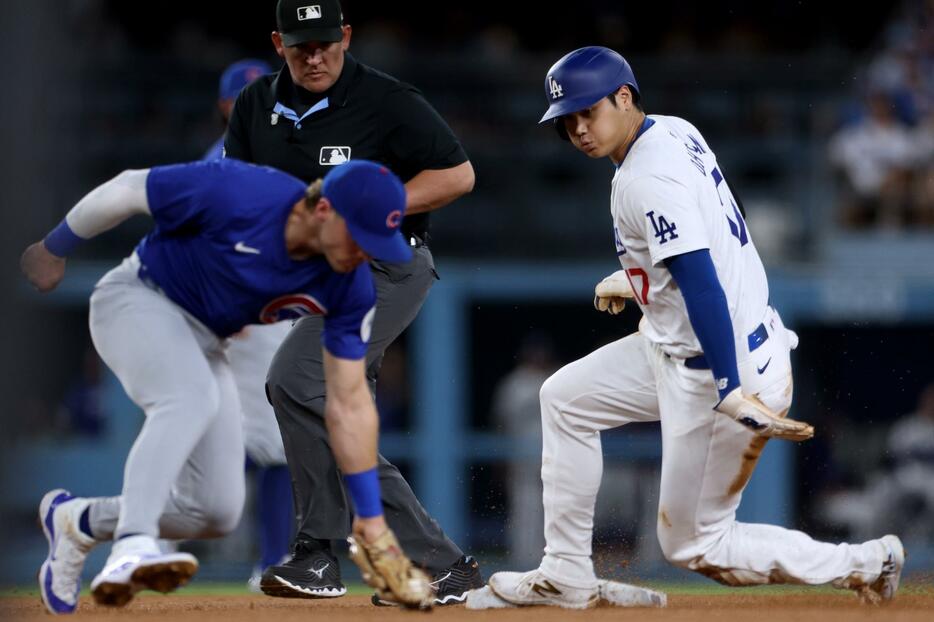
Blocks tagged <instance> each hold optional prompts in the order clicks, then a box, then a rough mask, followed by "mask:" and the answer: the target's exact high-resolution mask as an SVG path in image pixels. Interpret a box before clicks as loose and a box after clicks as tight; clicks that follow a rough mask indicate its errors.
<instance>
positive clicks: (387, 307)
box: [225, 0, 482, 604]
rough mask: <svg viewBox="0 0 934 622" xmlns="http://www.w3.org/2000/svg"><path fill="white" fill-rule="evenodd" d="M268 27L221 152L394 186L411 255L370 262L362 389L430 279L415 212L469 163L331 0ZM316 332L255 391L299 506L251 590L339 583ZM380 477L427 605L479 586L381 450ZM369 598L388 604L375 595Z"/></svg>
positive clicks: (336, 515) (326, 594)
mask: <svg viewBox="0 0 934 622" xmlns="http://www.w3.org/2000/svg"><path fill="white" fill-rule="evenodd" d="M312 8H313V9H315V11H314V13H313V17H312V16H311V15H310V14H309V11H310V10H311V9H312ZM276 24H277V30H276V31H274V32H273V33H272V43H273V45H274V47H275V49H276V52H277V53H278V54H279V56H280V57H281V58H282V59H283V60H284V61H285V62H284V64H283V66H282V68H281V70H280V71H279V72H278V74H274V75H268V76H263V77H262V78H260V79H259V80H256V81H255V82H253V83H252V84H251V85H249V86H248V87H246V88H245V89H244V90H243V92H242V93H241V94H240V96H239V98H238V99H237V103H236V105H235V106H234V109H233V113H232V116H231V119H230V124H229V126H228V128H227V138H226V142H225V149H226V156H227V157H230V158H238V159H241V160H244V161H248V162H256V163H259V164H268V165H270V166H275V167H276V168H279V169H281V170H284V171H287V172H289V173H291V174H293V175H295V176H296V177H298V178H300V179H305V180H310V179H314V178H316V177H320V176H322V175H324V174H325V173H326V172H327V171H328V170H331V168H332V167H334V166H342V165H343V163H345V162H347V161H348V160H350V161H351V162H353V161H354V160H355V159H357V158H367V159H371V160H374V161H378V162H382V163H383V164H385V165H386V166H388V167H389V168H390V169H391V170H392V171H394V172H395V173H396V174H398V175H399V177H401V178H402V180H403V181H404V182H405V184H406V194H407V201H408V202H407V206H406V218H405V220H403V221H402V223H401V230H402V232H403V234H404V235H405V236H406V239H407V240H408V242H409V244H410V246H411V247H412V249H413V260H412V261H410V262H408V263H406V264H386V263H383V262H380V261H375V262H373V263H372V264H371V265H372V272H373V279H374V282H375V284H376V290H377V313H376V320H375V322H374V325H373V336H372V339H371V340H370V343H369V350H368V353H367V378H368V380H369V382H370V386H371V390H372V388H373V386H374V385H375V382H376V377H377V374H378V372H379V368H380V365H381V364H382V360H383V354H384V352H385V351H386V348H387V347H388V346H389V344H390V343H392V342H393V341H394V340H395V339H396V338H397V337H398V336H399V335H400V334H401V333H402V331H404V330H405V329H406V327H407V326H408V325H409V324H410V323H411V322H412V320H413V319H415V316H416V314H417V313H418V310H419V309H420V308H421V306H422V303H423V302H424V301H425V298H426V297H427V296H428V291H429V289H430V288H431V286H432V285H433V284H434V281H435V279H436V278H437V274H436V272H435V269H434V260H433V258H432V255H431V251H430V250H429V248H428V245H427V242H428V212H430V211H432V210H436V209H438V208H440V207H443V206H444V205H447V204H448V203H450V202H451V201H453V200H455V199H457V198H458V197H460V196H461V195H464V194H466V193H468V192H469V191H470V190H471V189H472V188H473V183H474V172H473V167H472V166H471V164H470V161H469V160H468V159H467V154H466V153H465V152H464V149H463V148H462V147H461V144H460V142H459V141H458V139H457V137H456V136H455V135H454V133H453V132H452V131H451V129H450V128H449V127H448V126H447V124H446V123H445V122H444V120H443V119H442V118H441V117H440V115H438V113H437V112H436V111H435V110H434V109H433V108H432V107H431V106H430V105H429V104H428V102H427V101H425V99H424V98H423V97H422V95H421V94H420V93H419V92H418V91H417V90H416V89H414V88H413V87H411V86H409V85H407V84H405V83H403V82H399V81H398V80H396V79H395V78H392V77H390V76H388V75H386V74H384V73H381V72H378V71H376V70H374V69H371V68H370V67H368V66H366V65H364V64H363V63H359V62H357V61H356V60H355V59H354V58H353V56H351V55H350V54H349V53H347V49H348V47H349V46H350V38H351V27H350V25H348V24H346V23H345V22H344V18H343V13H342V9H341V4H340V2H338V1H337V0H322V1H321V2H320V3H318V4H315V5H314V6H313V7H309V5H307V3H305V2H304V1H303V0H279V2H278V4H277V5H276ZM321 329H322V323H321V321H320V318H315V317H307V318H303V319H301V320H299V321H298V322H296V324H295V326H294V327H293V328H292V330H291V331H290V332H289V333H288V335H287V337H286V339H285V341H284V342H283V343H282V345H281V346H280V347H279V349H278V351H277V352H276V353H275V357H274V358H273V361H272V365H271V366H270V368H269V376H268V380H267V391H268V394H269V398H270V401H271V402H272V404H273V407H274V409H275V413H276V418H277V420H278V422H279V429H280V430H281V433H282V438H283V442H284V444H285V453H286V457H287V459H288V464H289V469H290V472H291V475H292V482H293V486H294V489H293V492H294V494H295V510H296V514H297V515H298V535H297V536H296V539H295V544H294V547H293V555H292V558H291V559H290V560H289V561H287V562H286V563H284V564H280V565H276V566H273V567H271V568H269V569H267V571H266V572H265V573H264V574H263V578H262V582H261V587H262V590H263V592H264V593H266V594H268V595H270V596H282V597H303V598H330V597H336V596H342V595H344V594H345V593H346V588H345V587H344V584H343V582H342V581H341V575H340V568H339V565H338V562H337V558H336V557H335V556H334V555H333V553H332V552H331V541H332V540H342V539H343V538H344V537H345V536H346V535H347V532H348V529H349V527H350V515H349V513H348V505H347V503H346V501H345V495H346V493H345V491H344V488H343V483H342V481H341V478H340V477H339V474H338V470H337V469H336V465H335V462H334V456H333V454H332V446H331V442H330V439H329V438H328V434H327V430H326V428H325V426H324V420H323V419H322V414H323V412H324V408H325V385H324V375H323V373H322V361H321V354H320V352H321V348H320V347H319V345H318V344H319V342H320V339H321ZM437 406H438V407H439V408H440V407H441V406H442V405H441V404H438V405H437ZM439 416H442V414H441V413H440V412H439ZM380 479H381V482H382V484H383V486H382V492H383V502H384V504H385V506H386V508H387V518H388V520H389V523H390V524H391V525H392V528H393V530H395V532H396V533H397V534H398V536H399V540H400V542H401V543H402V546H403V548H404V549H405V550H406V552H407V553H408V554H409V555H411V556H412V559H413V561H415V562H416V563H417V564H419V565H420V566H422V567H424V568H427V569H428V570H429V572H430V573H431V574H432V576H433V587H434V588H435V589H436V603H437V604H450V603H456V602H462V601H463V600H464V598H466V593H467V591H468V590H469V589H471V588H473V587H479V586H480V585H482V578H481V576H480V570H479V565H478V563H477V561H476V560H474V559H473V558H472V557H469V556H466V555H464V553H463V551H462V550H461V549H460V547H458V546H457V545H456V544H455V543H454V542H452V541H451V539H450V538H448V537H447V536H446V535H445V533H444V532H443V531H442V529H441V527H440V526H439V525H438V524H437V522H436V521H435V520H434V519H433V518H432V517H431V516H429V515H428V513H427V512H426V511H425V509H424V508H423V507H422V506H421V504H420V503H419V501H418V499H417V498H416V497H415V494H414V493H413V492H412V490H411V488H410V487H409V484H408V483H407V482H406V481H405V479H404V478H403V477H402V475H401V474H400V472H399V469H398V468H397V467H396V466H395V465H393V464H391V463H390V462H389V461H387V460H385V459H382V458H381V459H380ZM374 603H375V604H389V603H385V602H384V601H382V600H380V599H379V598H376V599H374Z"/></svg>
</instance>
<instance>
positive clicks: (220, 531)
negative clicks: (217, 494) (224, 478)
mask: <svg viewBox="0 0 934 622" xmlns="http://www.w3.org/2000/svg"><path fill="white" fill-rule="evenodd" d="M228 493H230V494H227V495H225V496H223V497H222V498H218V499H216V500H215V503H214V504H212V506H211V507H210V508H206V515H207V516H206V520H205V528H204V531H205V533H204V534H203V536H202V537H204V538H221V537H223V536H226V535H228V534H230V533H232V532H233V531H234V530H235V529H236V528H237V525H239V524H240V517H241V515H242V514H243V504H244V500H245V496H246V495H245V492H244V490H243V489H242V487H241V489H240V490H239V491H238V490H230V489H228Z"/></svg>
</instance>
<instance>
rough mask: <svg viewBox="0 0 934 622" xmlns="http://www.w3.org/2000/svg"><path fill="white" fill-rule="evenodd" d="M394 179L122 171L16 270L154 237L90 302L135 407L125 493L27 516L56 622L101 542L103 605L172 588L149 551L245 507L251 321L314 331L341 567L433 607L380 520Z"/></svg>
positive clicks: (47, 505) (396, 211) (99, 596)
mask: <svg viewBox="0 0 934 622" xmlns="http://www.w3.org/2000/svg"><path fill="white" fill-rule="evenodd" d="M404 210H405V189H404V187H403V185H402V182H401V181H400V180H399V179H398V178H397V177H396V176H395V175H393V174H392V173H391V172H390V171H389V170H388V169H387V168H386V167H384V166H381V165H378V164H375V163H372V162H368V161H363V160H361V161H357V162H354V163H352V164H348V165H347V166H344V167H341V168H340V169H335V170H334V171H333V172H332V173H331V174H330V175H328V177H327V179H325V180H324V181H323V183H322V182H315V183H313V184H312V185H311V186H307V185H306V184H304V182H301V181H300V180H298V179H296V178H294V177H292V176H290V175H287V174H285V173H282V172H280V171H276V170H274V169H271V168H268V167H258V166H254V165H249V164H245V163H243V162H238V161H234V160H217V161H209V162H196V163H193V164H180V165H173V166H161V167H155V168H153V169H144V170H135V171H124V172H123V173H121V174H120V175H118V176H117V177H115V178H114V179H112V180H110V181H109V182H107V183H105V184H102V185H100V186H98V187H97V188H95V189H94V190H93V191H91V192H90V193H89V194H87V195H86V196H85V197H84V198H83V199H82V200H81V201H79V202H78V204H76V205H75V206H74V207H73V208H72V209H71V210H70V211H69V212H68V214H67V215H66V217H65V218H64V219H63V220H62V221H61V223H60V224H59V225H58V226H57V227H56V228H55V229H54V230H53V231H52V232H51V233H49V235H47V236H46V237H45V239H44V240H42V241H39V242H36V243H34V244H32V245H31V246H29V247H28V248H27V249H26V251H25V252H24V253H23V256H22V258H21V262H20V263H21V266H22V270H23V272H24V273H25V274H26V276H27V278H28V279H29V281H30V282H31V283H32V284H33V285H34V286H35V287H36V288H37V289H38V290H39V291H41V292H48V291H51V290H53V289H55V288H56V287H57V286H58V284H59V283H60V282H61V280H62V278H63V277H64V275H65V257H67V256H68V255H69V254H71V253H72V252H73V251H74V250H75V249H76V248H77V247H78V246H79V245H80V244H81V243H82V242H84V241H85V240H87V239H90V238H93V237H95V236H97V235H99V234H101V233H103V232H104V231H107V230H109V229H111V228H113V227H115V226H117V225H118V224H120V223H121V222H123V221H124V220H126V219H128V218H130V217H131V216H133V215H135V214H149V215H151V216H152V217H153V219H154V220H155V224H156V227H155V229H154V230H153V231H152V232H151V233H149V234H148V235H147V236H146V237H144V238H143V239H142V241H140V243H139V244H138V245H137V247H136V249H135V250H134V251H133V253H132V255H131V256H130V257H128V258H127V259H126V260H124V261H123V263H121V265H119V266H118V267H116V268H114V269H113V270H111V271H110V272H108V273H107V274H106V275H105V276H104V277H103V278H102V279H101V280H100V281H99V282H98V284H97V286H96V287H95V290H94V293H93V294H92V296H91V305H90V320H89V322H90V327H91V336H92V338H93V340H94V345H95V348H96V349H97V351H98V353H99V354H100V355H101V358H102V359H103V360H104V361H105V362H106V363H107V365H108V366H109V367H110V368H111V369H112V370H113V372H114V373H115V374H116V376H117V377H118V378H119V379H120V382H121V383H122V385H123V387H124V389H125V390H126V392H127V394H128V395H129V396H130V397H131V398H132V399H133V401H134V402H135V403H136V404H137V405H138V406H140V408H142V409H143V410H144V411H145V414H146V422H145V424H144V425H143V428H142V430H141V431H140V433H139V436H138V437H137V439H136V442H135V443H134V445H133V449H132V450H131V451H130V453H129V456H128V457H127V460H126V467H125V475H124V482H123V491H122V494H121V495H120V496H118V497H99V498H80V497H75V496H73V495H71V494H70V493H69V492H68V491H65V490H62V489H57V490H53V491H50V492H49V493H47V494H46V495H45V496H44V497H43V499H42V502H41V504H40V506H39V519H40V523H41V525H42V529H43V532H44V533H45V536H46V538H47V540H48V543H49V553H48V557H47V558H46V560H45V562H44V563H43V564H42V566H41V569H40V572H39V586H40V592H41V595H42V600H43V602H44V603H45V605H46V608H47V609H48V610H49V611H50V612H52V613H73V612H74V611H75V609H76V608H77V605H78V593H79V590H80V585H81V571H82V568H83V566H84V560H85V558H86V556H87V554H88V553H89V552H90V550H91V549H92V548H93V547H94V546H95V545H96V544H98V543H100V542H103V541H108V540H113V541H114V545H113V548H112V550H111V553H110V556H109V557H108V560H107V563H106V564H105V566H104V568H103V570H101V572H100V573H98V575H97V576H96V577H95V578H94V580H93V581H92V582H91V593H92V595H93V596H94V599H95V601H96V602H97V603H98V604H102V605H111V606H123V605H126V604H127V603H128V602H129V601H130V600H132V599H133V597H134V596H135V594H136V592H138V591H140V590H142V589H152V590H156V591H160V592H168V591H171V590H174V589H175V588H177V587H179V586H181V585H184V584H185V583H186V582H187V581H188V580H189V579H190V578H191V577H192V576H193V575H194V574H195V572H196V571H197V570H198V562H197V560H196V559H195V558H194V556H192V555H191V554H189V553H179V552H170V553H164V552H162V551H160V550H159V548H158V546H157V544H156V538H159V537H162V538H169V539H190V538H211V537H218V536H222V535H225V534H227V533H229V532H230V531H231V530H233V529H234V527H235V526H236V525H237V522H238V521H239V519H240V514H241V511H242V509H243V498H244V485H243V456H244V453H243V441H242V433H241V422H240V404H239V399H238V396H237V391H236V387H235V386H234V383H233V377H232V374H231V371H230V365H229V363H228V361H227V357H226V353H225V350H226V346H227V338H228V337H229V336H230V335H232V334H234V333H236V332H238V331H240V330H241V329H242V328H243V327H244V326H245V325H247V324H252V323H257V322H263V323H271V322H276V321H279V320H282V319H284V318H285V317H294V316H295V315H303V314H309V313H318V314H321V315H323V316H325V318H326V321H325V326H324V331H323V336H322V348H323V350H324V359H325V374H326V382H327V386H328V389H329V399H328V404H327V409H326V412H325V421H326V425H327V427H328V430H329V432H330V434H331V437H332V439H333V443H334V451H335V457H336V460H337V463H338V465H339V466H340V468H341V470H342V472H343V476H344V479H345V481H346V483H347V486H348V489H349V490H350V496H351V498H352V500H353V503H354V519H353V535H352V536H351V538H350V539H351V541H352V543H353V546H352V547H351V553H352V557H353V559H354V561H355V562H357V563H358V564H359V565H360V566H361V570H363V576H364V579H365V580H367V581H368V582H371V583H375V587H377V588H378V590H379V592H380V593H381V594H383V595H384V596H385V597H387V598H394V599H396V600H398V601H399V602H401V603H403V604H406V605H409V606H430V599H431V591H430V587H429V585H428V577H427V575H425V574H424V573H423V572H422V571H420V570H417V569H415V568H413V567H412V566H411V564H410V562H409V561H408V559H407V558H406V557H405V556H404V554H402V553H401V551H400V549H399V545H398V543H397V542H396V541H395V537H394V536H393V535H392V532H390V531H389V530H388V528H387V526H386V522H385V519H384V518H383V510H382V503H381V501H380V494H379V479H378V475H377V468H376V446H377V436H378V429H379V427H378V420H377V416H376V409H375V406H374V404H373V398H372V396H371V395H370V393H369V390H368V387H367V384H366V380H365V373H364V371H365V364H364V361H365V354H366V342H367V339H368V338H369V336H370V333H371V328H372V322H373V315H374V313H375V303H376V293H375V290H374V288H373V283H372V278H371V276H370V271H369V270H368V269H367V266H366V262H367V261H368V259H369V257H375V256H378V257H381V258H383V259H384V260H385V261H407V260H410V259H411V249H410V248H409V247H408V245H407V244H406V242H405V240H404V239H403V238H402V237H401V235H400V234H399V232H398V226H399V222H400V221H401V218H402V214H403V213H404Z"/></svg>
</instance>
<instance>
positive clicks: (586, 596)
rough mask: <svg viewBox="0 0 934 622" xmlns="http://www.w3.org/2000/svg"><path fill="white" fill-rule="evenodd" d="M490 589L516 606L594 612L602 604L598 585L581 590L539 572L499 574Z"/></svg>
mask: <svg viewBox="0 0 934 622" xmlns="http://www.w3.org/2000/svg"><path fill="white" fill-rule="evenodd" d="M487 585H489V586H490V589H491V590H493V593H494V594H495V595H496V596H499V597H500V598H502V599H503V600H505V601H506V602H507V603H512V604H513V605H519V606H527V605H550V606H553V607H564V608H565V609H590V608H592V607H596V606H597V603H598V602H599V601H600V590H599V586H598V585H594V586H593V587H592V588H577V587H570V586H567V585H563V584H561V583H558V582H556V581H552V580H551V579H548V578H546V577H545V575H544V574H542V571H541V570H540V569H539V568H536V569H535V570H532V571H530V572H525V573H523V572H497V573H496V574H494V575H493V576H492V577H490V580H489V582H488V583H487Z"/></svg>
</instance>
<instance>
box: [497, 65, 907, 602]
mask: <svg viewBox="0 0 934 622" xmlns="http://www.w3.org/2000/svg"><path fill="white" fill-rule="evenodd" d="M545 94H546V97H547V98H548V102H549V104H550V105H549V108H548V110H547V111H546V112H545V115H544V116H543V117H542V120H541V122H543V123H544V122H546V121H551V120H553V121H554V124H555V127H556V129H557V130H558V132H559V134H560V135H561V136H562V137H563V138H565V139H566V140H570V142H571V143H572V144H573V145H574V146H575V147H576V148H577V149H579V150H580V151H583V152H584V153H585V154H587V155H588V156H590V157H591V158H603V157H609V158H610V160H611V161H612V162H613V164H614V165H615V167H616V170H615V174H614V176H613V183H612V190H611V196H610V212H611V215H612V218H613V228H614V233H615V240H616V254H617V256H618V257H619V261H620V263H621V264H622V267H623V269H622V270H620V271H619V272H616V273H615V274H613V275H611V276H609V277H607V279H605V280H604V281H603V282H601V283H600V284H598V285H597V288H596V299H595V304H596V306H597V308H598V309H599V310H604V311H609V312H611V313H618V312H619V311H621V310H622V308H623V305H624V304H625V301H626V300H627V299H633V300H635V301H636V303H637V304H638V305H639V307H640V308H641V309H642V314H643V317H642V321H641V323H640V330H639V332H638V333H636V334H633V335H629V336H628V337H625V338H624V339H621V340H619V341H616V342H614V343H611V344H609V345H607V346H604V347H603V348H600V349H599V350H597V351H595V352H593V353H591V354H590V355H588V356H586V357H584V358H583V359H580V360H578V361H575V362H573V363H571V364H569V365H567V366H566V367H564V368H563V369H561V370H559V371H558V372H557V373H555V374H554V375H553V376H552V377H550V378H549V379H548V380H547V381H546V382H545V383H544V385H543V386H542V389H541V408H542V423H543V450H542V482H543V484H544V492H543V502H544V506H545V507H544V510H545V541H546V545H545V555H544V558H543V559H542V562H541V565H540V566H539V567H538V568H536V569H535V570H532V571H531V572H526V573H519V572H500V573H496V574H494V575H493V576H492V577H491V578H490V580H489V587H490V589H491V590H492V591H493V592H494V593H495V594H496V595H497V596H499V597H500V598H501V599H503V600H505V601H507V602H509V603H512V604H515V605H538V604H541V605H557V606H562V607H569V608H586V607H589V606H592V605H594V604H595V603H596V602H597V600H598V598H599V596H600V594H599V589H598V580H597V577H596V576H595V574H594V568H593V562H592V560H591V536H592V531H593V513H594V501H595V499H596V495H597V489H598V488H599V486H600V478H601V472H602V470H603V463H602V453H601V447H600V432H601V431H602V430H606V429H609V428H614V427H617V426H620V425H625V424H627V423H630V422H638V421H658V420H660V421H661V430H662V445H663V447H664V455H663V457H662V470H661V491H660V495H659V507H658V539H659V542H660V544H661V548H662V551H663V552H664V555H665V557H666V558H667V559H668V560H669V561H671V562H672V563H674V564H676V565H678V566H682V567H685V568H690V569H691V570H694V571H696V572H699V573H701V574H703V575H705V576H707V577H710V578H712V579H714V580H716V581H718V582H720V583H723V584H726V585H732V586H739V585H758V584H765V583H804V584H822V583H830V584H832V585H834V586H835V587H838V588H849V589H853V590H856V591H857V592H858V593H859V595H860V597H861V598H862V599H863V600H864V601H867V602H881V601H887V600H890V599H892V598H893V597H894V596H895V592H896V590H897V589H898V582H899V578H900V575H901V571H902V566H903V565H904V561H905V551H904V548H903V547H902V543H901V542H900V541H899V539H898V538H897V537H895V536H892V535H889V536H885V537H883V538H881V539H879V540H871V541H869V542H865V543H863V544H827V543H824V542H817V541H815V540H813V539H811V538H810V537H809V536H807V535H806V534H804V533H801V532H800V531H792V530H789V529H783V528H781V527H774V526H771V525H753V524H745V523H740V522H737V521H736V508H737V506H738V505H739V502H740V497H741V495H742V491H743V488H744V487H745V486H746V483H747V482H748V480H749V477H750V476H751V474H752V470H753V468H754V467H755V463H756V460H757V459H758V457H759V454H760V453H761V451H762V449H763V447H764V445H765V443H766V441H767V440H768V439H769V438H777V439H786V440H794V441H800V440H806V439H808V438H810V437H811V436H812V435H813V429H812V428H811V426H809V425H807V424H805V423H801V422H798V421H793V420H791V419H787V418H786V417H785V415H786V414H787V412H788V409H789V407H790V406H791V395H792V374H791V360H790V357H789V353H790V351H791V350H792V349H794V348H795V347H796V345H797V336H796V335H795V334H794V333H793V332H792V331H790V330H788V329H786V328H785V326H784V325H783V324H782V320H781V317H779V314H778V312H777V311H776V310H775V309H773V308H772V307H771V306H770V305H769V290H768V283H767V281H766V275H765V270H764V269H763V266H762V262H761V261H760V259H759V255H758V254H757V252H756V247H755V244H754V243H753V240H752V237H751V236H750V234H749V231H748V230H747V228H746V225H745V223H744V221H743V216H742V213H741V209H740V207H739V205H738V200H737V198H736V196H735V195H734V194H733V193H732V192H731V190H730V188H729V186H728V185H727V183H726V179H725V177H724V174H723V171H722V170H721V168H720V166H719V165H718V164H717V159H716V157H715V155H714V153H713V152H712V151H711V149H710V147H709V146H708V145H707V143H706V142H705V140H704V137H703V136H702V135H701V133H700V132H699V131H698V130H697V128H695V127H694V126H693V125H691V124H690V123H688V122H687V121H685V120H683V119H679V118H676V117H667V116H659V115H651V116H646V115H645V113H644V112H643V110H642V106H641V105H640V92H639V87H638V85H637V84H636V79H635V76H634V75H633V73H632V70H631V69H630V67H629V64H628V63H627V62H626V60H625V59H624V58H623V57H622V56H620V55H619V54H617V53H616V52H614V51H612V50H609V49H606V48H602V47H587V48H582V49H579V50H575V51H573V52H571V53H570V54H568V55H566V56H564V57H563V58H561V59H560V60H559V61H558V62H557V63H556V64H555V65H554V66H553V67H551V69H550V70H549V71H548V74H547V76H546V79H545Z"/></svg>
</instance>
